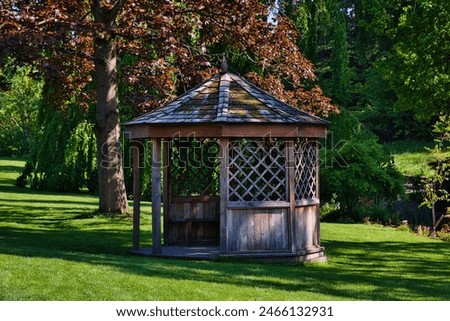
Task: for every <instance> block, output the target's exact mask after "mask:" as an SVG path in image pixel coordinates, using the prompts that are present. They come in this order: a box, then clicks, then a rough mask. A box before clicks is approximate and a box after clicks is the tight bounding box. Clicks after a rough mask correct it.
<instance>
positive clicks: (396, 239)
mask: <svg viewBox="0 0 450 321" xmlns="http://www.w3.org/2000/svg"><path fill="white" fill-rule="evenodd" d="M22 166H23V161H21V160H14V159H0V300H282V301H284V300H450V279H449V278H448V268H449V266H450V243H445V242H442V241H439V240H433V239H428V238H423V237H418V236H416V235H414V234H412V233H408V232H405V231H400V230H396V229H392V228H385V227H381V226H376V225H362V224H330V223H323V224H322V231H321V233H322V243H323V245H324V246H325V247H326V253H327V256H328V259H329V260H328V263H325V264H307V265H287V264H286V265H283V264H280V265H273V264H262V263H249V262H232V261H219V262H214V261H183V260H169V259H157V258H144V257H136V256H131V255H128V254H127V250H128V249H129V248H130V247H131V236H132V235H131V230H132V221H131V219H130V218H129V217H127V216H122V217H118V218H108V217H102V216H96V215H95V209H96V206H97V200H96V198H95V197H92V196H89V195H84V194H78V195H76V194H50V193H43V192H36V191H30V190H29V189H18V188H16V187H14V186H13V184H14V180H15V177H16V176H17V174H18V173H19V172H20V170H21V167H22ZM143 207H144V209H149V208H150V206H149V204H148V203H147V204H144V206H143ZM142 220H143V233H142V234H143V237H144V238H145V237H146V238H147V239H148V241H147V242H145V241H144V243H146V244H144V245H150V243H149V242H150V229H151V226H150V220H149V210H147V211H144V213H143V216H142Z"/></svg>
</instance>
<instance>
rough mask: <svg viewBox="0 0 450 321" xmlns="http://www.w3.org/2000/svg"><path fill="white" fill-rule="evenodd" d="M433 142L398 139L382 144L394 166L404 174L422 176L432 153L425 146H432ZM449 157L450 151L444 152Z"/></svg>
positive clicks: (427, 169)
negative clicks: (391, 158)
mask: <svg viewBox="0 0 450 321" xmlns="http://www.w3.org/2000/svg"><path fill="white" fill-rule="evenodd" d="M433 146H434V142H432V141H431V142H425V141H415V140H400V141H395V142H392V143H386V144H384V147H385V149H386V150H387V151H388V152H389V153H390V154H391V155H392V156H393V157H394V161H395V166H396V167H397V168H398V169H399V171H400V172H401V173H402V174H403V175H406V176H423V175H425V174H427V173H429V171H430V169H429V168H428V167H427V164H428V163H429V162H430V161H432V160H433V155H432V153H430V152H429V151H427V150H426V149H425V147H428V148H433ZM445 154H447V156H449V157H450V152H446V153H445Z"/></svg>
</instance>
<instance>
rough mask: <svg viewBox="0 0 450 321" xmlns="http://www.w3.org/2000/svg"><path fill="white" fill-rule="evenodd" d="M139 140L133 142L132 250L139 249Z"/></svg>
mask: <svg viewBox="0 0 450 321" xmlns="http://www.w3.org/2000/svg"><path fill="white" fill-rule="evenodd" d="M139 145H140V142H133V143H132V147H131V148H132V149H133V250H139V239H140V235H139V234H140V226H141V169H140V164H139V163H140V162H139Z"/></svg>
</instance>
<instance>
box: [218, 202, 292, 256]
mask: <svg viewBox="0 0 450 321" xmlns="http://www.w3.org/2000/svg"><path fill="white" fill-rule="evenodd" d="M227 220H228V223H229V226H228V231H229V237H230V240H229V246H228V251H230V252H260V251H286V250H288V228H287V227H288V224H287V209H277V208H273V209H229V210H228V218H227Z"/></svg>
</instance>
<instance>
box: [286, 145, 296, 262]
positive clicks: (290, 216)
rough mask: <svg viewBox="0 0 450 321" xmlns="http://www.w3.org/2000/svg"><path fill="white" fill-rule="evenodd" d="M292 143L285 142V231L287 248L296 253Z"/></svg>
mask: <svg viewBox="0 0 450 321" xmlns="http://www.w3.org/2000/svg"><path fill="white" fill-rule="evenodd" d="M294 148H295V147H294V141H293V140H289V141H287V142H286V165H287V175H286V185H287V187H288V188H287V193H288V200H289V211H287V217H286V220H287V224H286V227H287V231H288V246H289V247H290V249H291V251H292V253H295V252H296V242H295V239H294V238H295V237H296V234H295V226H294V224H295V165H296V164H295V155H294Z"/></svg>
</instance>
